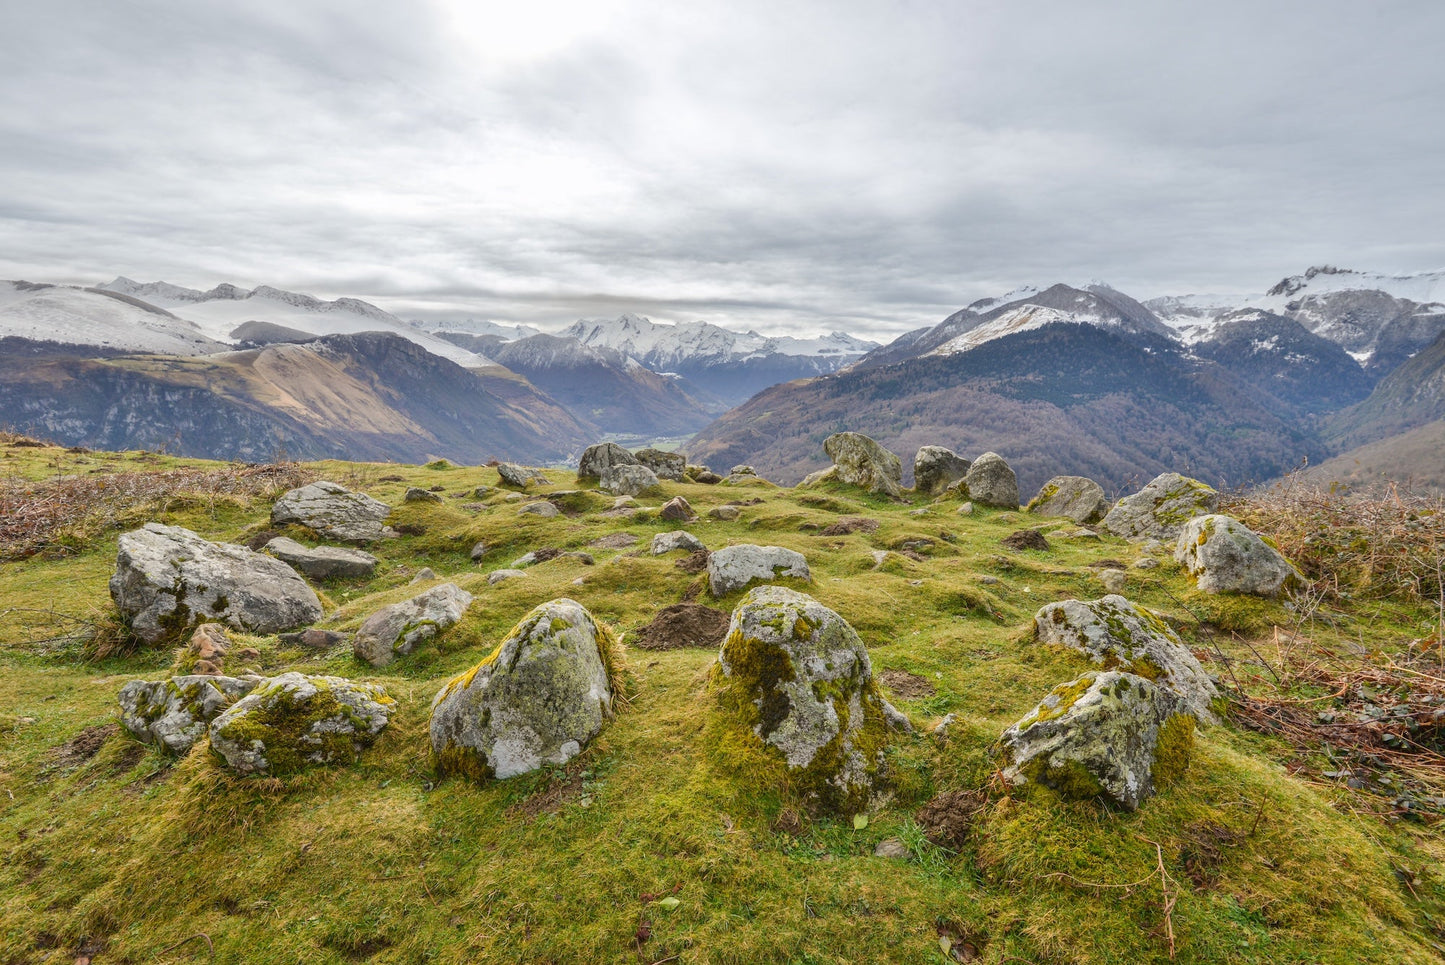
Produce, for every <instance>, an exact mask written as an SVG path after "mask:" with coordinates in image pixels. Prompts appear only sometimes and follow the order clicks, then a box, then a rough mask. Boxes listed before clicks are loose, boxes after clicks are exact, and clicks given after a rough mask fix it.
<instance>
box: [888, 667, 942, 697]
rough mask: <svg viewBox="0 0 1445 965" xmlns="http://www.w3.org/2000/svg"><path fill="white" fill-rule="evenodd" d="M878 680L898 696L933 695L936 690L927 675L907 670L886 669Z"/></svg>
mask: <svg viewBox="0 0 1445 965" xmlns="http://www.w3.org/2000/svg"><path fill="white" fill-rule="evenodd" d="M878 680H879V681H880V682H881V683H882V684H883V686H884V687H886V688H887V689H888V692H889V693H891V694H893V695H894V696H896V697H931V696H933V694H934V693H935V692H936V689H935V688H934V686H933V684H931V683H929V682H928V678H927V677H920V676H918V674H916V673H909V672H908V671H907V670H884V671H882V672H881V673H879V674H878Z"/></svg>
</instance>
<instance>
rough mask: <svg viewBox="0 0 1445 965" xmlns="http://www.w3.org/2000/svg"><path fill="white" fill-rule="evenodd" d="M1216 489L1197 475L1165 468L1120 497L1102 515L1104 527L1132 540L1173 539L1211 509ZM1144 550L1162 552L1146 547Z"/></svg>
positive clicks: (1216, 498)
mask: <svg viewBox="0 0 1445 965" xmlns="http://www.w3.org/2000/svg"><path fill="white" fill-rule="evenodd" d="M1218 505H1219V493H1217V492H1215V491H1214V490H1213V489H1211V488H1210V487H1209V486H1206V485H1205V484H1204V483H1202V482H1200V481H1199V480H1197V479H1190V478H1188V477H1187V476H1181V475H1179V473H1177V472H1166V473H1163V474H1161V475H1158V476H1155V477H1154V478H1153V479H1152V480H1150V481H1149V485H1147V486H1145V487H1144V488H1143V489H1141V490H1139V491H1138V492H1137V493H1134V494H1133V495H1131V496H1125V497H1124V498H1123V499H1121V500H1119V502H1118V503H1117V504H1116V505H1115V506H1114V508H1113V509H1111V510H1109V512H1108V514H1107V515H1106V516H1105V517H1104V522H1103V526H1104V529H1106V530H1108V531H1109V532H1111V533H1113V534H1114V535H1115V536H1122V537H1124V538H1125V539H1127V540H1130V541H1132V542H1138V541H1140V540H1149V539H1157V540H1171V541H1172V540H1174V539H1176V538H1178V536H1179V531H1180V530H1181V529H1183V528H1184V524H1185V523H1187V522H1188V521H1189V520H1191V519H1193V518H1194V517H1195V516H1204V515H1207V514H1209V513H1212V512H1214V508H1215V507H1216V506H1218ZM1148 552H1162V547H1161V549H1160V550H1149V551H1148Z"/></svg>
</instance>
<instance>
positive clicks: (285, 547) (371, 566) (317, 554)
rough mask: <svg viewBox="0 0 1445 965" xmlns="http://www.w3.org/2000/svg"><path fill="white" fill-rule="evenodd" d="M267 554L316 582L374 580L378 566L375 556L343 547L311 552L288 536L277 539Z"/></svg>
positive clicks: (267, 547)
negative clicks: (364, 578)
mask: <svg viewBox="0 0 1445 965" xmlns="http://www.w3.org/2000/svg"><path fill="white" fill-rule="evenodd" d="M265 550H266V552H267V553H270V554H271V555H272V556H274V557H276V558H277V559H278V560H280V561H281V562H283V563H287V564H289V565H291V566H294V567H296V569H298V570H300V571H301V572H302V573H305V574H306V575H307V576H309V577H311V578H312V579H313V580H329V579H334V578H336V577H370V576H374V575H375V574H376V564H377V562H378V560H377V558H376V557H375V556H372V555H371V554H370V553H367V552H365V551H363V550H354V549H347V548H345V547H341V546H318V547H316V548H315V549H309V548H307V547H306V546H303V545H302V544H300V543H298V542H296V541H295V540H294V539H290V538H288V537H285V536H277V537H276V538H275V539H273V540H271V541H270V542H268V543H267V544H266V546H265Z"/></svg>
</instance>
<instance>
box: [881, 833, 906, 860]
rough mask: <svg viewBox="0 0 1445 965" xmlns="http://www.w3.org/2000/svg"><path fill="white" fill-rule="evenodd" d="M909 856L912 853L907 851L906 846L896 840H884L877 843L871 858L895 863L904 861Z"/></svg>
mask: <svg viewBox="0 0 1445 965" xmlns="http://www.w3.org/2000/svg"><path fill="white" fill-rule="evenodd" d="M911 855H912V852H911V851H909V850H908V845H906V844H904V843H903V842H902V841H899V840H898V839H897V838H884V839H883V840H882V841H879V842H878V847H876V848H874V849H873V857H875V858H892V859H894V860H895V861H906V860H907V859H908V858H909V857H910V856H911Z"/></svg>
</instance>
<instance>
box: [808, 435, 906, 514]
mask: <svg viewBox="0 0 1445 965" xmlns="http://www.w3.org/2000/svg"><path fill="white" fill-rule="evenodd" d="M823 451H824V452H826V453H827V454H828V458H829V459H831V460H833V465H834V466H836V467H837V469H838V471H837V473H836V474H835V478H836V479H837V480H838V481H839V482H843V483H847V484H848V485H850V486H861V487H862V488H864V489H866V490H868V491H869V492H873V493H880V494H882V495H884V496H891V497H892V498H894V499H898V498H900V497H902V495H903V462H902V460H900V459H899V458H898V457H897V456H896V455H894V454H893V453H891V452H889V451H888V450H887V449H884V448H883V447H882V446H880V445H879V444H878V443H876V442H874V441H873V440H872V439H870V438H868V437H867V436H865V435H863V434H862V433H859V432H835V433H834V434H833V435H831V436H829V437H828V438H826V439H824V440H823Z"/></svg>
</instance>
